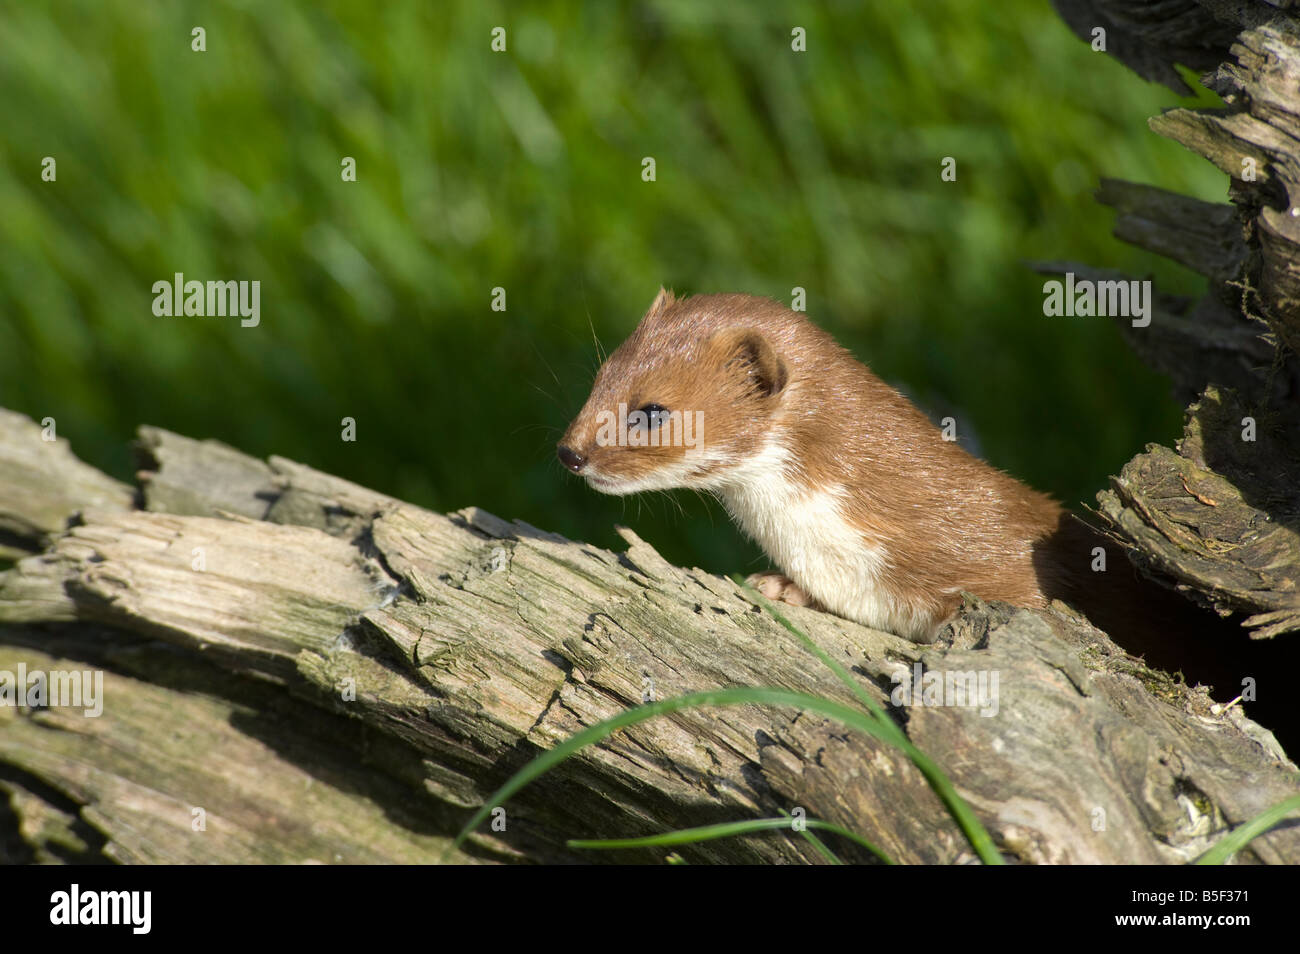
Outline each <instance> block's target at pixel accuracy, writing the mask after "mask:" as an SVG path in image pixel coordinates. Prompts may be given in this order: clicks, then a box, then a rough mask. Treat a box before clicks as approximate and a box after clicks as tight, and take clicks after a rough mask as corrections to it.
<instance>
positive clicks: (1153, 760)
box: [0, 412, 1300, 863]
mask: <svg viewBox="0 0 1300 954" xmlns="http://www.w3.org/2000/svg"><path fill="white" fill-rule="evenodd" d="M140 451H141V454H142V457H143V466H142V468H141V471H140V475H139V481H140V486H139V488H138V493H132V492H130V489H129V488H116V489H117V490H119V491H121V492H120V493H115V494H113V495H110V496H108V497H104V496H102V495H99V496H96V497H94V499H93V500H92V502H91V503H90V504H89V505H87V506H85V507H78V506H76V505H75V504H74V503H73V502H72V500H71V499H70V498H69V497H68V495H67V492H66V487H67V485H68V480H69V479H71V477H72V476H79V478H80V479H82V480H85V478H86V475H87V473H88V472H87V470H86V468H85V465H84V464H81V463H79V462H77V461H76V459H75V458H74V457H72V455H71V454H70V453H69V452H68V451H67V448H66V446H64V445H62V444H54V443H47V442H45V441H42V440H41V439H40V432H39V428H38V426H37V425H35V424H34V423H32V422H30V421H28V420H26V419H25V418H23V417H21V416H20V415H16V414H12V413H11V412H0V520H3V521H4V522H5V523H4V525H6V526H10V527H19V528H26V529H25V530H22V531H21V532H20V533H16V534H15V535H14V538H13V540H14V546H15V549H16V550H21V551H23V552H25V553H26V554H27V555H26V556H24V557H23V558H22V559H20V560H19V561H18V562H17V563H16V564H15V565H14V566H13V567H12V568H11V569H9V570H7V571H5V572H4V573H3V574H0V670H3V669H5V668H8V669H11V670H12V669H14V668H16V666H17V663H18V662H20V661H21V662H24V663H25V664H26V665H27V667H28V668H29V669H35V668H44V669H46V670H57V669H86V668H100V669H103V670H104V672H105V703H104V712H103V715H102V716H100V717H99V718H97V719H88V718H85V717H83V716H82V715H81V714H80V713H79V712H77V711H75V710H73V711H69V710H67V709H60V708H55V707H51V708H47V709H42V710H38V711H29V710H25V709H15V708H13V707H4V708H0V719H2V720H3V723H0V787H2V788H3V789H4V790H5V791H6V792H7V793H8V795H9V819H8V824H9V825H10V827H11V829H12V830H11V831H10V832H9V836H10V837H9V838H7V839H5V844H7V845H9V848H8V849H7V852H8V855H9V857H10V858H11V859H14V860H35V859H39V860H73V861H77V860H86V859H89V858H109V859H112V860H121V861H178V862H183V861H228V862H238V861H305V860H320V861H412V860H424V861H435V860H438V858H439V857H440V855H441V852H442V851H443V849H444V848H445V846H446V844H447V840H448V836H449V835H450V834H451V833H453V832H454V831H455V830H456V827H457V824H458V823H460V822H463V820H464V819H465V818H467V817H468V814H469V812H470V810H471V809H473V808H476V807H477V806H478V805H479V804H481V803H482V801H483V800H484V799H485V798H487V797H488V795H489V794H490V793H491V792H492V791H493V790H494V788H495V787H496V786H498V785H499V784H500V783H501V782H502V781H504V779H505V778H506V777H508V775H509V774H510V773H511V772H512V771H514V770H515V769H517V768H518V767H520V766H521V765H523V764H524V763H525V762H526V761H527V760H528V759H529V758H531V757H532V756H534V755H536V754H537V753H539V752H540V751H542V750H545V749H548V748H550V747H552V746H554V745H555V744H556V743H557V742H559V741H561V740H563V739H565V738H568V737H569V736H570V735H572V734H573V733H575V732H577V731H579V730H580V729H582V728H583V727H585V726H588V725H591V724H593V723H595V722H597V721H600V720H602V719H605V718H608V717H609V716H612V715H615V714H617V713H619V712H622V711H624V710H625V709H626V708H628V707H629V706H633V705H636V704H637V703H639V702H640V701H641V700H642V693H643V690H644V689H645V687H646V686H647V685H648V684H652V685H653V690H654V694H655V696H656V697H657V698H668V697H672V696H677V695H681V694H684V693H687V692H693V691H701V690H707V689H716V688H721V687H732V686H745V685H756V686H778V687H785V688H791V689H797V690H804V691H809V692H813V693H816V694H820V695H824V696H829V697H831V698H835V699H837V700H839V701H842V702H846V703H849V704H852V702H853V700H852V697H851V696H850V694H849V693H848V692H847V690H846V689H845V688H844V687H843V686H841V685H840V684H839V683H837V682H836V680H835V679H834V678H833V676H832V675H831V674H830V673H829V672H828V671H827V670H826V668H825V667H824V666H823V665H822V664H821V663H820V662H819V661H818V660H817V659H816V658H815V657H813V656H812V655H811V654H810V653H808V652H807V651H806V650H805V649H803V648H802V647H801V646H800V645H799V644H798V643H797V642H795V641H794V640H793V638H792V637H791V636H790V635H789V634H788V633H787V632H786V631H785V630H784V629H783V628H781V627H780V626H779V625H778V624H777V623H776V622H775V621H774V620H773V619H772V618H771V617H770V616H769V615H768V614H767V613H766V612H764V611H762V610H760V609H759V608H757V607H755V606H753V605H752V604H751V603H750V602H749V600H748V599H747V598H746V596H745V595H744V594H743V593H742V591H740V590H739V589H738V588H737V587H736V586H735V585H734V584H733V583H731V582H730V581H728V580H726V579H723V578H719V577H716V576H713V575H711V574H708V573H704V572H702V571H700V570H690V569H684V568H680V567H674V566H671V565H670V564H668V563H667V562H666V561H665V560H664V559H663V558H662V557H661V556H660V555H659V554H658V553H657V552H655V550H654V549H653V548H652V547H651V546H649V545H648V544H647V543H645V542H644V541H642V540H640V539H639V538H638V537H637V536H636V535H635V534H634V533H632V532H631V531H626V530H625V531H623V535H624V537H625V538H626V539H627V541H628V544H629V545H628V549H627V550H626V551H625V552H623V553H612V552H609V551H606V550H601V549H598V548H595V547H592V546H589V545H586V544H583V543H576V542H571V541H568V540H564V539H563V538H561V537H558V536H556V535H554V534H551V533H547V532H545V531H543V530H539V529H537V528H535V527H532V526H529V525H528V524H525V523H522V522H518V521H516V522H509V521H505V520H502V519H500V518H497V517H495V516H492V515H491V514H488V513H486V512H484V511H482V510H478V509H475V508H469V509H467V510H463V511H460V512H458V513H453V514H447V515H442V514H435V513H430V512H428V511H425V510H422V509H420V508H418V507H414V506H411V505H409V504H405V503H402V502H401V501H397V500H393V499H391V498H388V497H385V496H383V495H382V494H378V493H375V492H373V491H370V490H367V489H365V488H362V487H358V486H356V485H354V484H350V483H348V482H346V481H343V480H340V479H338V478H334V477H331V476H329V475H326V474H321V473H318V472H316V471H313V470H311V469H310V468H308V467H304V466H302V465H300V464H295V463H293V462H291V461H286V460H283V459H280V458H272V459H271V460H269V461H266V462H262V461H257V460H254V459H252V458H249V457H246V456H244V455H242V454H239V453H238V452H237V451H234V450H232V449H231V448H227V447H223V446H221V445H218V444H214V443H211V442H199V441H194V440H190V439H188V438H184V437H180V436H178V435H175V434H170V433H168V432H165V431H161V430H157V429H154V428H142V429H141V434H140ZM31 474H45V475H47V478H48V479H46V480H44V481H33V480H31V479H29V475H31ZM25 475H26V476H25ZM100 485H101V482H100V481H96V480H92V481H91V482H90V483H89V484H88V486H90V487H99V486H100ZM38 517H40V519H37V518H38ZM56 524H57V525H58V526H61V527H63V528H64V529H62V530H61V531H58V530H55V529H54V526H55V525H56ZM200 561H201V562H200ZM196 567H200V568H197V569H196ZM789 614H790V616H791V617H792V618H793V619H794V620H795V621H796V622H797V623H798V624H800V625H801V626H803V627H805V628H806V629H807V631H808V633H809V634H810V636H812V638H813V639H814V640H815V641H816V642H817V643H818V644H819V645H820V646H821V647H822V648H823V649H825V650H826V651H828V652H830V653H831V654H832V656H834V657H835V658H837V659H839V660H841V661H842V662H843V663H844V664H845V665H846V666H848V667H850V668H851V669H852V671H853V672H854V675H855V678H857V679H858V680H860V681H861V683H862V685H863V686H865V687H866V688H867V689H868V691H870V692H872V693H873V695H874V696H875V697H876V698H877V699H878V700H880V701H881V702H882V703H885V702H886V700H887V689H888V688H889V687H890V686H891V685H892V682H891V678H890V677H891V675H892V674H894V673H898V672H900V671H910V670H911V667H912V666H913V664H914V663H917V662H920V663H921V664H922V665H923V666H925V667H926V669H927V670H938V671H945V670H954V671H988V670H997V671H998V672H999V675H1000V680H1001V703H1000V706H999V710H998V713H997V715H996V716H994V717H985V716H982V715H980V713H979V711H978V710H977V709H974V708H951V707H949V708H909V709H907V710H906V711H905V712H901V711H900V712H899V717H900V718H904V719H905V721H906V730H907V732H908V734H909V736H910V737H911V738H912V740H913V741H914V742H916V744H918V745H919V746H920V747H921V748H922V749H923V750H925V751H926V752H928V753H930V754H931V755H932V756H933V757H934V758H935V759H936V760H937V761H938V762H939V764H940V765H941V766H943V767H944V768H945V770H946V771H947V772H948V773H949V774H950V776H951V777H952V778H953V780H954V782H955V784H956V785H957V787H958V789H959V791H960V792H961V793H962V794H963V796H964V797H965V798H967V799H968V800H969V801H970V802H971V804H972V806H973V807H974V808H975V810H976V811H977V813H978V814H979V815H980V817H981V819H982V820H983V821H984V823H985V824H986V825H987V826H988V827H989V829H990V830H991V831H992V832H993V834H994V836H995V839H996V840H997V841H998V844H999V846H1000V847H1001V848H1002V850H1004V851H1005V852H1006V853H1007V854H1008V856H1010V857H1012V858H1018V859H1022V860H1025V861H1061V862H1106V861H1117V862H1118V861H1122V862H1134V861H1149V862H1171V861H1179V860H1186V859H1188V858H1190V857H1192V856H1194V855H1195V854H1197V853H1199V852H1200V851H1201V850H1203V849H1204V848H1205V847H1206V846H1207V845H1208V844H1209V843H1210V842H1211V841H1212V840H1213V839H1214V837H1216V836H1217V835H1218V834H1220V833H1222V832H1223V831H1225V830H1226V829H1227V828H1228V827H1230V826H1231V825H1233V824H1238V823H1240V822H1242V821H1244V820H1245V819H1246V818H1248V817H1250V816H1252V815H1254V814H1255V813H1256V812H1258V811H1260V810H1262V809H1263V808H1264V807H1266V806H1268V805H1270V804H1272V803H1274V802H1276V801H1278V800H1279V799H1281V798H1283V797H1285V796H1287V795H1290V794H1294V793H1295V792H1296V791H1298V790H1300V784H1298V783H1297V781H1296V778H1297V776H1296V772H1295V768H1294V766H1292V765H1291V764H1290V763H1289V762H1287V761H1286V760H1285V759H1284V758H1283V757H1282V756H1281V754H1280V752H1279V751H1278V750H1277V749H1276V745H1275V743H1273V742H1272V740H1271V738H1270V737H1269V736H1268V734H1267V733H1266V732H1264V731H1263V730H1261V729H1260V728H1259V727H1258V726H1255V725H1254V724H1253V723H1250V722H1249V720H1246V719H1244V718H1243V717H1242V716H1241V715H1240V713H1239V712H1238V710H1237V709H1235V708H1234V709H1232V710H1229V711H1228V712H1226V713H1222V714H1216V713H1215V711H1214V710H1213V709H1212V708H1211V702H1210V700H1209V698H1208V696H1206V694H1205V693H1204V692H1203V691H1193V690H1189V689H1187V688H1186V687H1184V686H1180V685H1178V684H1177V683H1175V682H1173V681H1172V680H1168V679H1166V678H1164V677H1162V676H1161V675H1160V674H1158V673H1152V672H1151V671H1149V670H1147V669H1145V667H1143V666H1142V665H1140V664H1139V663H1138V662H1137V661H1136V660H1133V659H1130V658H1129V657H1127V656H1125V655H1124V654H1123V653H1122V652H1121V651H1120V650H1119V649H1118V648H1117V647H1115V646H1114V645H1113V644H1112V643H1111V642H1110V641H1109V640H1108V639H1107V638H1106V637H1105V636H1104V635H1103V634H1101V633H1100V632H1098V631H1096V630H1094V629H1092V628H1090V627H1088V626H1087V625H1086V624H1085V623H1083V622H1081V621H1079V620H1078V619H1077V618H1075V617H1072V616H1071V614H1069V613H1068V611H1065V610H1061V611H1054V612H1048V613H1032V612H1027V611H1017V610H1014V609H1012V608H1010V607H1004V606H997V605H994V606H988V605H984V604H980V603H977V602H974V601H972V602H971V603H970V604H969V605H968V607H967V608H966V611H965V613H964V615H963V616H962V617H961V618H960V619H959V620H958V622H957V624H955V625H954V626H953V627H952V629H951V631H950V632H949V633H948V634H947V636H946V637H945V638H944V639H943V640H941V641H940V642H939V643H937V644H935V645H931V646H924V647H922V646H916V645H913V644H911V643H908V642H906V641H904V640H902V639H899V638H897V637H894V636H891V635H889V634H885V633H879V632H874V631H872V630H869V629H866V628H865V627H861V626H857V625H855V624H852V623H849V622H846V621H844V620H840V619H837V618H835V617H832V616H828V615H826V614H822V613H818V612H814V611H811V610H804V609H799V608H790V610H789ZM647 680H648V681H649V682H647ZM349 687H351V688H352V690H353V691H349ZM196 808H198V809H202V811H203V813H204V818H205V819H206V822H207V827H206V831H202V832H195V831H193V830H192V820H193V816H194V809H196ZM795 808H803V809H804V810H805V811H806V812H807V813H808V815H809V817H821V818H826V819H829V820H832V821H836V822H838V823H840V824H844V825H846V826H847V827H850V828H852V829H853V830H855V831H858V832H860V833H861V834H863V835H864V836H866V837H867V838H869V839H870V840H872V841H873V842H875V843H876V844H878V845H880V846H881V847H882V848H883V849H885V850H886V851H887V852H889V853H890V854H891V855H893V856H894V857H895V858H897V859H899V860H903V861H913V862H945V863H947V862H959V861H966V860H971V853H970V851H969V848H968V846H967V845H966V843H965V841H964V840H963V838H962V836H961V835H960V833H959V832H958V830H957V829H956V827H955V826H954V824H953V823H952V822H951V820H950V819H949V818H948V817H947V816H946V814H945V813H944V811H943V809H942V807H941V806H940V804H939V802H938V800H937V798H936V797H935V796H934V795H933V794H932V793H931V792H930V790H929V789H928V787H927V786H926V784H925V782H924V780H923V778H922V777H921V776H920V773H919V772H918V771H916V769H915V768H914V767H913V766H912V765H911V764H910V763H909V762H908V761H907V759H906V758H905V757H904V756H902V755H901V754H900V753H898V752H897V751H896V750H893V749H892V748H890V747H889V746H887V745H885V744H883V743H880V742H877V741H875V740H873V739H870V738H864V737H861V736H859V735H857V734H854V733H851V732H849V731H847V730H845V729H844V728H843V727H842V726H840V725H838V724H835V723H833V722H830V721H828V720H826V719H823V718H821V717H819V716H815V715H813V714H809V713H799V712H794V711H783V710H777V709H767V708H763V707H755V706H745V707H736V708H714V709H703V710H693V711H688V712H681V713H677V714H675V715H672V716H663V717H660V718H657V719H655V720H653V721H651V722H649V723H645V724H642V725H639V726H634V727H630V728H627V729H624V730H622V731H620V732H619V733H617V734H616V735H614V736H613V737H611V738H610V739H609V740H608V741H606V742H605V743H604V744H602V745H600V746H596V747H593V748H590V749H588V750H586V751H585V752H584V753H583V754H581V755H579V756H576V757H574V758H573V759H571V760H569V761H568V762H565V763H563V764H562V765H561V766H560V767H559V768H558V769H556V770H555V771H553V772H552V773H551V774H549V775H547V776H546V777H544V778H543V779H542V780H540V781H538V782H536V783H534V784H533V785H530V786H529V787H527V788H525V789H524V790H523V791H522V792H521V793H519V795H517V796H516V797H515V799H513V800H512V801H511V802H510V803H508V805H507V806H506V830H505V831H504V832H493V831H490V830H486V829H485V830H484V831H481V832H479V833H477V834H476V836H475V838H474V839H473V840H472V842H471V843H470V844H469V846H468V847H467V851H468V854H467V855H461V856H458V858H459V859H460V860H465V859H474V860H530V861H562V860H579V859H580V857H581V856H579V855H577V854H575V853H574V852H571V851H569V850H567V849H566V848H565V847H564V841H565V839H568V838H575V837H593V836H625V835H630V834H642V833H648V832H653V831H660V830H665V829H670V828H675V827H685V826H690V825H697V824H704V823H709V822H715V821H721V820H729V819H737V818H748V817H757V816H760V815H772V814H776V813H777V812H778V811H779V810H787V811H791V810H793V809H795ZM0 821H3V818H0ZM1099 824H1100V825H1103V830H1101V831H1095V830H1094V826H1096V825H1099ZM836 847H837V849H838V850H840V851H841V852H842V853H843V854H844V855H845V856H847V857H849V858H854V859H861V858H862V856H860V855H858V854H856V853H855V852H854V850H853V849H851V848H849V847H846V846H842V845H837V846H836ZM681 854H682V855H683V856H685V857H687V858H688V859H690V860H694V861H715V862H717V861H729V862H816V861H818V860H819V858H818V856H817V855H816V854H815V853H814V852H812V851H811V850H810V849H809V847H808V846H807V845H806V844H805V843H804V842H803V841H802V840H800V839H798V838H794V837H791V836H789V835H787V834H770V835H764V836H754V837H750V838H743V839H734V840H726V841H716V842H709V843H706V844H703V845H700V846H697V847H694V848H683V849H681ZM595 857H596V858H597V860H650V859H653V858H654V857H656V855H655V854H654V853H651V852H644V851H642V852H627V853H623V854H619V855H615V856H605V855H599V856H595ZM1244 857H1245V859H1246V860H1250V861H1265V862H1295V861H1297V860H1300V830H1297V829H1295V828H1282V829H1279V830H1277V831H1274V832H1272V833H1270V834H1268V835H1266V836H1265V837H1263V838H1262V839H1260V840H1259V841H1257V842H1256V843H1255V844H1254V845H1253V846H1252V848H1251V850H1250V851H1248V852H1247V853H1246V854H1245V856H1244Z"/></svg>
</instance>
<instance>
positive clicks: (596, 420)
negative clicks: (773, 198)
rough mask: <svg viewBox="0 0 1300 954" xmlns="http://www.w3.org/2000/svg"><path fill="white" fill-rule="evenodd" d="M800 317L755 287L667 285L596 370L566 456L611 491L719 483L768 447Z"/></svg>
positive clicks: (572, 466) (562, 452)
mask: <svg viewBox="0 0 1300 954" xmlns="http://www.w3.org/2000/svg"><path fill="white" fill-rule="evenodd" d="M792 320H793V321H798V320H799V319H798V316H796V315H794V313H792V312H788V311H786V309H785V308H784V307H783V306H781V305H779V304H777V303H776V302H772V301H768V300H766V299H761V298H756V297H753V296H748V295H701V296H696V297H693V298H686V299H682V300H680V301H679V300H676V299H675V298H674V297H673V295H672V293H671V292H668V291H664V290H663V289H660V291H659V295H658V297H656V298H655V300H654V303H653V304H652V305H651V306H650V310H649V311H648V312H646V316H645V317H644V318H642V319H641V324H640V325H638V326H637V329H636V331H634V332H633V333H632V336H631V337H630V338H628V339H627V340H626V341H625V342H623V344H622V345H620V346H619V348H618V350H616V351H615V352H614V353H613V354H611V355H610V356H609V358H608V360H606V361H605V363H604V364H603V365H602V366H601V368H600V371H599V372H597V374H596V381H595V384H593V385H592V389H591V396H590V397H589V398H587V403H586V405H584V406H583V408H582V410H581V411H580V412H579V414H578V416H577V417H576V418H574V420H573V423H572V424H570V425H569V429H568V430H567V431H566V432H565V434H564V438H563V439H562V440H561V441H560V444H559V447H558V448H557V452H558V454H559V457H560V461H561V462H562V463H563V464H564V466H565V467H567V468H568V469H569V470H571V471H573V472H574V473H575V474H580V475H581V476H583V477H585V478H586V479H587V483H589V484H590V485H591V486H592V487H594V488H595V489H596V490H599V491H600V492H601V493H606V494H631V493H637V492H639V491H642V490H669V489H673V488H676V487H691V488H696V489H701V490H709V489H715V488H718V487H720V486H723V485H725V484H726V482H727V480H728V477H729V475H730V474H731V473H732V472H734V471H735V469H736V468H737V467H739V466H741V465H743V464H744V463H745V462H746V461H747V460H749V459H750V458H751V457H752V456H753V455H754V454H756V453H758V452H759V450H760V449H761V448H762V447H763V445H764V441H765V438H766V435H767V434H768V433H769V431H770V430H771V427H772V425H773V422H774V420H775V419H776V418H777V417H778V415H780V414H781V412H782V410H783V407H784V405H785V404H786V403H788V402H787V399H788V397H789V392H790V390H791V388H790V365H789V363H788V362H787V361H786V360H785V359H783V358H782V356H781V354H780V352H779V351H778V348H780V347H781V343H782V341H784V340H787V339H788V335H786V334H784V333H783V328H784V326H785V325H788V324H790V323H791V322H792Z"/></svg>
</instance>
